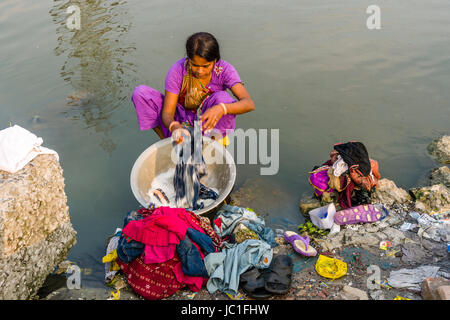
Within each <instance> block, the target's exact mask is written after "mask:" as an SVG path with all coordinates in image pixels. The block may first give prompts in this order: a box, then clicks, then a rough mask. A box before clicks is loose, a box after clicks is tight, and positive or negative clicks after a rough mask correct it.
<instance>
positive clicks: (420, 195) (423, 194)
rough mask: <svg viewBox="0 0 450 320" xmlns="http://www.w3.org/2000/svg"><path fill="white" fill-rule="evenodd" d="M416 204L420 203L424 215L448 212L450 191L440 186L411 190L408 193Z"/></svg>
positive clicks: (449, 209)
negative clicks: (423, 209)
mask: <svg viewBox="0 0 450 320" xmlns="http://www.w3.org/2000/svg"><path fill="white" fill-rule="evenodd" d="M409 192H410V193H411V195H413V197H414V198H415V200H416V203H417V202H421V203H422V204H423V207H424V208H425V212H426V213H429V214H431V213H437V212H445V211H450V189H449V188H447V187H446V186H444V185H442V184H435V185H432V186H431V187H421V188H412V189H410V191H409Z"/></svg>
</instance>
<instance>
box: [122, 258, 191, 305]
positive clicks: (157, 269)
mask: <svg viewBox="0 0 450 320" xmlns="http://www.w3.org/2000/svg"><path fill="white" fill-rule="evenodd" d="M116 261H117V263H118V264H119V266H120V268H121V269H122V271H123V273H124V274H125V276H126V277H127V282H128V284H129V285H130V287H131V288H132V289H133V290H134V292H136V293H137V294H138V295H140V296H142V297H143V298H145V299H149V300H160V299H164V298H167V297H169V296H171V295H173V294H174V293H175V292H177V291H178V290H179V289H181V288H184V287H185V284H182V283H180V282H179V281H177V279H176V277H175V274H174V268H175V266H176V265H177V264H181V263H180V260H179V258H178V256H176V257H173V258H172V259H171V260H168V261H166V262H163V263H153V264H145V263H144V262H143V261H142V259H141V258H137V259H135V260H133V261H132V262H130V263H128V264H126V263H123V262H122V261H120V260H119V259H117V260H116Z"/></svg>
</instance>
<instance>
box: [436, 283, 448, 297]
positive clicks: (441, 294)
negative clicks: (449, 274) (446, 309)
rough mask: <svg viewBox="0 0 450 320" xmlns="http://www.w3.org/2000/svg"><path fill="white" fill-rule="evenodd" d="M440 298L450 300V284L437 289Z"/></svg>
mask: <svg viewBox="0 0 450 320" xmlns="http://www.w3.org/2000/svg"><path fill="white" fill-rule="evenodd" d="M437 293H438V295H439V299H440V300H450V286H442V287H439V288H438V289H437Z"/></svg>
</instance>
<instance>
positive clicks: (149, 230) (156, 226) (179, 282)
mask: <svg viewBox="0 0 450 320" xmlns="http://www.w3.org/2000/svg"><path fill="white" fill-rule="evenodd" d="M138 213H141V214H150V215H149V216H148V217H146V218H144V219H142V220H136V221H130V222H129V223H128V224H127V225H126V226H125V228H123V230H122V233H123V234H124V235H125V236H128V237H130V238H132V239H134V240H136V241H140V240H141V241H145V242H143V243H145V244H146V245H145V250H144V254H143V256H142V257H139V258H137V259H135V260H133V261H132V262H130V263H129V264H124V263H122V262H120V261H119V260H118V259H117V261H118V263H119V265H120V267H121V269H122V271H123V272H124V273H125V274H126V276H127V280H128V283H129V284H130V286H131V287H132V288H133V290H134V291H135V292H136V293H137V294H139V295H141V296H142V297H144V298H146V299H151V300H156V299H164V298H166V297H168V296H170V295H172V294H173V293H175V292H176V291H177V290H179V289H181V288H183V287H185V286H186V285H187V286H189V289H190V290H191V291H194V292H198V291H200V290H201V287H202V285H204V284H206V282H207V281H208V278H203V277H191V276H188V275H186V274H184V273H183V270H182V263H181V261H180V259H179V257H178V254H177V252H176V245H177V244H178V243H179V242H180V240H182V239H184V237H185V236H186V230H187V228H192V229H195V230H197V231H199V232H202V233H204V234H207V235H208V236H209V237H210V238H211V240H212V241H213V244H214V246H215V248H216V250H217V251H219V250H220V247H221V246H222V239H221V238H220V237H219V236H218V235H217V233H216V232H215V231H214V230H213V228H212V227H211V223H210V222H209V219H208V218H205V217H200V216H197V215H196V214H195V213H193V212H190V211H186V210H185V209H176V208H169V207H160V208H157V209H153V210H147V209H140V210H138ZM138 239H140V240H138ZM141 241H140V242H141ZM193 245H194V246H196V247H197V249H198V250H199V252H200V256H201V257H202V259H203V257H204V255H203V253H202V251H201V250H200V248H199V247H198V245H197V244H196V243H193ZM146 258H148V260H151V259H156V258H159V259H162V261H158V262H149V263H148V262H147V261H146Z"/></svg>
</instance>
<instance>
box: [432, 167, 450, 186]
mask: <svg viewBox="0 0 450 320" xmlns="http://www.w3.org/2000/svg"><path fill="white" fill-rule="evenodd" d="M440 183H442V184H443V185H444V186H446V187H447V188H450V168H449V167H446V166H443V167H439V168H435V169H433V170H431V175H430V185H434V184H440Z"/></svg>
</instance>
